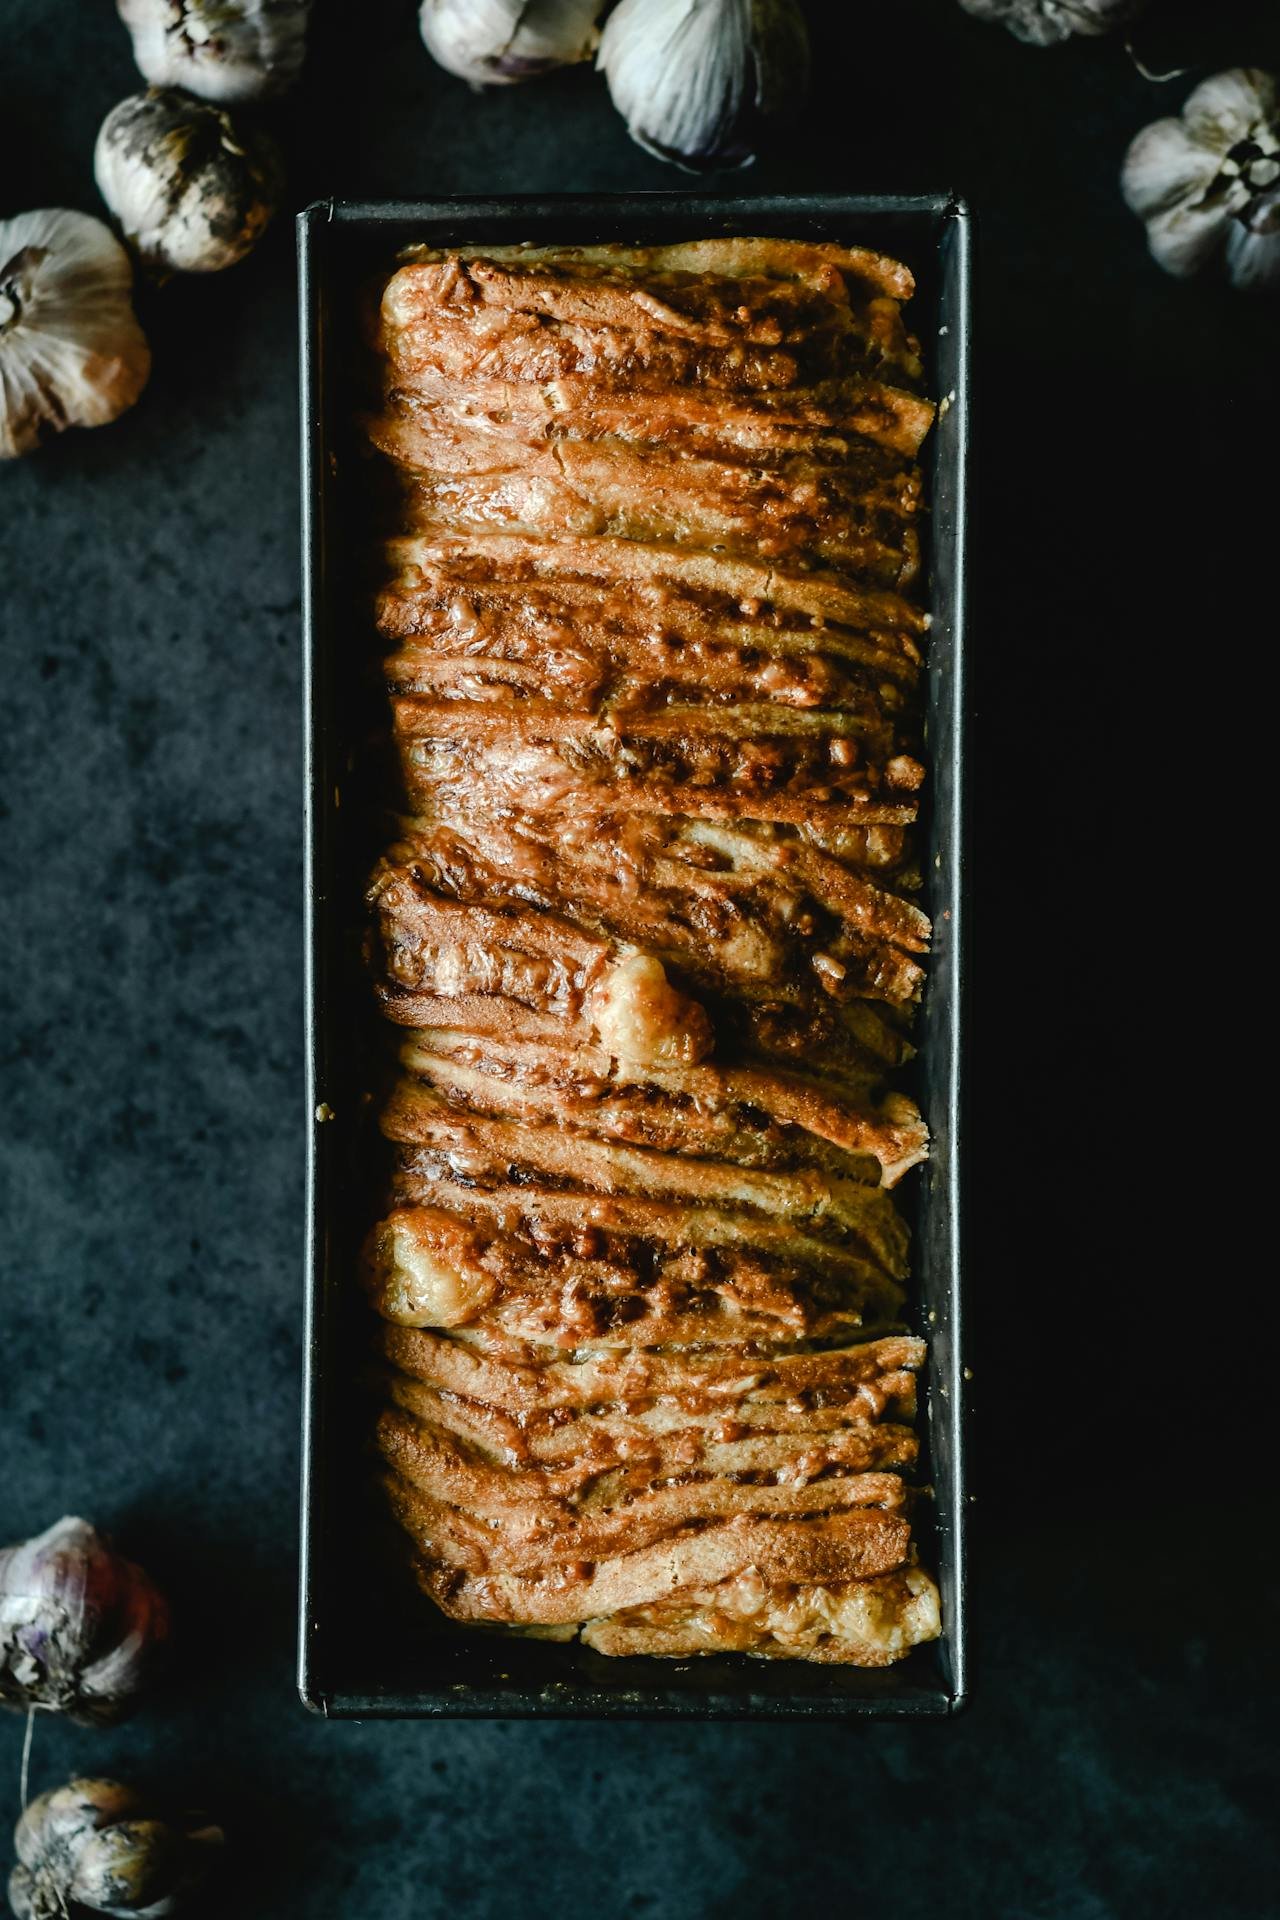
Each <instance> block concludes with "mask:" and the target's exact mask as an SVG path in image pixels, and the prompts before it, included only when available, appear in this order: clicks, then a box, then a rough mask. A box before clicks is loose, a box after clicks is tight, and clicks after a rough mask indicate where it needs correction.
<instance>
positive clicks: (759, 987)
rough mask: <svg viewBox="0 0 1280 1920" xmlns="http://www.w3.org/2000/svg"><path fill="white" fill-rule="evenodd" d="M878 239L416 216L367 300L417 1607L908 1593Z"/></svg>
mask: <svg viewBox="0 0 1280 1920" xmlns="http://www.w3.org/2000/svg"><path fill="white" fill-rule="evenodd" d="M911 292H912V280H911V276H910V274H909V273H908V272H907V270H906V268H905V267H903V266H901V265H899V264H898V263H897V262H896V261H893V260H888V259H885V258H883V257H881V256H879V255H877V254H874V253H868V252H865V251H863V250H860V249H857V248H842V247H836V246H829V245H815V244H807V243H800V242H796V241H781V240H757V239H740V240H739V239H730V240H708V241H701V242H694V243H690V244H684V245H678V246H670V247H658V248H645V249H628V248H616V247H600V248H578V249H572V248H569V249H555V250H551V249H532V248H494V249H492V250H490V251H488V252H485V253H479V252H474V253H473V252H471V251H470V250H467V249H463V250H460V251H458V252H431V251H427V250H415V251H414V252H413V253H412V254H411V255H410V256H408V257H407V259H406V263H405V264H403V265H402V266H401V267H400V268H399V270H398V271H397V272H396V273H395V274H394V275H393V276H392V278H391V280H390V281H389V283H388V284H387V286H386V288H385V290H384V293H383V296H382V303H381V321H380V348H381V354H382V365H383V394H382V402H381V406H380V409H379V410H378V412H377V414H376V417H374V418H372V419H371V420H370V421H369V422H368V430H369V434H370V438H371V439H372V441H373V443H374V445H375V446H376V447H377V448H378V449H379V450H380V451H381V453H382V454H383V455H384V456H386V459H387V460H388V461H389V462H391V463H393V470H394V477H395V481H396V484H397V494H396V499H397V507H396V524H395V526H394V529H393V533H392V537H391V538H390V539H389V540H388V542H387V544H386V548H385V572H384V585H383V588H382V591H381V593H380V595H379V598H378V604H377V621H378V627H379V630H380V632H381V634H382V636H383V638H384V643H385V647H386V649H387V653H388V657H387V660H386V680H387V687H388V692H389V696H390V700H391V711H392V716H393V723H394V737H395V743H396V749H397V754H398V763H399V770H400V776H401V796H402V797H401V807H402V817H401V819H400V821H399V824H398V827H397V828H396V836H395V838H394V840H393V841H392V843H391V844H389V845H388V847H387V850H386V853H385V856H384V858H383V859H382V861H381V863H380V864H379V867H378V870H377V872H376V873H375V875H374V876H373V881H372V885H371V889H370V904H371V913H372V923H373V934H372V950H373V954H374V960H375V968H376V975H377V989H378V993H379V997H380V1000H381V1003H382V1006H383V1009H384V1011H385V1013H386V1015H387V1016H388V1018H389V1019H390V1020H392V1021H394V1022H396V1023H397V1024H398V1025H399V1026H400V1028H401V1029H403V1033H402V1046H401V1050H400V1061H401V1066H402V1070H403V1071H402V1077H401V1079H400V1081H399V1083H398V1085H397V1086H396V1088H395V1090H394V1092H393V1093H392V1095H391V1097H390V1099H389V1101H388V1102H387V1104H386V1106H385V1109H384V1111H383V1115H382V1128H383V1132H384V1133H385V1135H386V1137H387V1139H388V1140H389V1141H390V1142H391V1143H392V1146H393V1153H394V1173H393V1177H392V1182H391V1191H390V1193H389V1195H388V1201H389V1208H388V1211H387V1213H386V1216H385V1218H384V1219H383V1220H382V1221H381V1222H380V1223H379V1224H378V1225H377V1226H376V1227H375V1228H374V1230H373V1231H372V1233H371V1234H370V1236H369V1240H368V1244H367V1248H366V1256H365V1282H366V1285H367V1287H368V1290H369V1294H370V1297H371V1299H372V1301H373V1303H374V1305H375V1306H376V1308H377V1310H378V1312H379V1314H380V1315H381V1316H382V1321H383V1322H384V1326H383V1331H382V1335H381V1339H380V1343H379V1350H378V1351H379V1368H380V1377H381V1379H382V1382H383V1392H382V1411H381V1414H380V1418H379V1420H378V1426H377V1443H378V1448H379V1451H380V1454H381V1457H382V1461H383V1467H384V1474H385V1483H386V1490H387V1494H388V1498H389V1500H390V1503H391V1507H392V1510H393V1511H394V1513H395V1515H396V1517H397V1518H398V1520H399V1521H400V1523H401V1524H402V1526H403V1527H404V1529H405V1530H406V1532H407V1534H408V1536H409V1538H410V1540H411V1542H412V1548H413V1554H414V1559H415V1564H416V1567H417V1571H418V1575H419V1579H420V1582H421V1584H422V1586H423V1588H424V1590H425V1591H426V1592H427V1593H428V1594H429V1595H430V1596H431V1597H432V1598H433V1599H434V1600H435V1601H436V1603H437V1604H438V1605H439V1606H440V1607H441V1608H442V1609H443V1610H444V1612H445V1613H446V1614H448V1615H450V1616H451V1617H452V1618H454V1619H456V1620H460V1621H466V1622H469V1623H473V1624H480V1625H483V1624H489V1625H499V1624H501V1625H504V1626H505V1627H506V1628H507V1629H508V1630H514V1631H524V1632H528V1633H534V1634H537V1635H540V1636H542V1637H544V1638H553V1639H572V1638H574V1637H581V1639H582V1640H583V1641H585V1642H586V1643H587V1644H588V1645H589V1646H591V1647H593V1648H594V1649H596V1650H597V1651H598V1652H600V1653H606V1654H636V1653H648V1654H663V1655H679V1656H687V1655H689V1654H691V1653H714V1652H725V1651H739V1652H747V1653H752V1654H757V1655H767V1656H772V1657H775V1658H792V1659H807V1660H818V1661H829V1662H844V1663H850V1664H858V1665H865V1666H883V1665H886V1664H887V1663H889V1662H890V1661H893V1660H895V1659H898V1658H901V1657H902V1655H903V1654H905V1653H906V1652H907V1651H908V1650H909V1649H910V1648H911V1647H912V1646H915V1645H917V1644H919V1643H920V1642H921V1641H925V1640H929V1639H932V1638H934V1637H935V1636H936V1634H937V1633H938V1631H939V1613H938V1596H937V1591H936V1589H935V1587H934V1585H933V1582H932V1581H931V1580H930V1579H929V1577H928V1575H927V1574H926V1573H924V1572H923V1571H922V1570H921V1568H920V1567H919V1566H918V1565H917V1564H916V1558H915V1552H914V1548H913V1544H912V1529H911V1505H912V1495H911V1488H910V1485H909V1476H910V1475H911V1472H912V1469H913V1467H914V1466H915V1463H916V1459H917V1451H918V1447H917V1439H916V1433H915V1428H914V1417H915V1413H916V1391H915V1378H916V1372H917V1370H918V1368H919V1366H920V1364H921V1362H922V1359H923V1357H924V1349H923V1345H922V1343H921V1342H920V1341H918V1340H916V1339H912V1338H909V1337H907V1336H906V1335H904V1334H903V1333H901V1332H900V1331H898V1329H900V1328H901V1326H902V1324H903V1319H904V1312H905V1306H906V1292H905V1283H906V1281H907V1277H908V1235H907V1231H906V1227H905V1225H904V1223H903V1220H902V1218H901V1216H900V1214H899V1212H898V1209H897V1207H896V1205H895V1201H894V1197H893V1194H892V1191H891V1189H892V1188H893V1187H894V1185H895V1184H896V1182H897V1181H899V1180H900V1179H901V1177H902V1176H903V1175H904V1174H905V1173H906V1172H907V1171H908V1170H909V1169H910V1168H912V1167H913V1166H915V1165H916V1164H917V1163H918V1162H920V1161H921V1160H923V1159H924V1157H925V1155H926V1152H927V1148H928V1138H927V1133H926V1130H925V1127H924V1123H923V1121H922V1120H921V1117H920V1114H919V1112H918V1111H917V1109H916V1107H915V1106H914V1104H913V1103H912V1101H911V1100H910V1099H909V1098H908V1097H907V1096H906V1095H905V1094H904V1093H903V1092H902V1091H900V1090H898V1089H896V1088H895V1087H894V1086H893V1084H892V1075H893V1073H894V1070H895V1069H896V1068H898V1067H900V1066H901V1065H902V1064H903V1063H904V1062H905V1061H906V1060H907V1059H908V1058H909V1057H910V1054H911V1040H910V1035H911V1028H912V1017H913V1012H914V1009H915V1007H916V1004H917V1003H918V1001H919V998H920V994H921V988H922V984H923V979H924V974H923V968H924V964H925V957H926V954H927V950H928V944H929V924H928V921H927V919H926V917H925V915H924V914H923V913H922V912H921V910H920V907H919V905H918V904H917V900H916V894H917V891H918V888H919V875H918V873H917V872H916V869H915V865H914V850H913V841H912V826H913V822H914V821H915V819H916V814H917V808H918V804H919V799H920V790H921V783H922V780H923V772H924V770H923V767H922V765H921V760H920V681H921V674H922V668H923V661H924V651H925V644H926V637H927V635H926V630H927V626H928V620H927V617H926V615H925V614H924V612H923V611H922V609H921V607H920V605H919V602H918V600H917V599H916V598H915V597H914V594H915V587H916V583H917V581H918V578H919V573H920V535H919V520H920V514H921V479H920V470H919V466H918V464H917V456H918V453H919V449H920V445H921V442H922V440H923V439H924V437H925V435H926V434H927V432H928V431H929V427H930V424H931V422H932V419H933V407H932V404H931V403H930V401H929V400H928V399H926V398H924V397H923V396H922V394H921V391H920V387H921V378H922V374H921V365H920V359H919V351H918V347H917V343H916V341H915V340H914V339H913V338H912V336H911V335H910V333H908V332H907V330H906V328H905V327H904V324H903V318H902V310H901V303H902V302H903V301H904V300H906V299H907V298H908V297H909V296H910V294H911Z"/></svg>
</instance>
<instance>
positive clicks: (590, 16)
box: [418, 0, 604, 87]
mask: <svg viewBox="0 0 1280 1920" xmlns="http://www.w3.org/2000/svg"><path fill="white" fill-rule="evenodd" d="M603 4H604V0H422V6H421V9H420V10H419V13H418V27H419V30H420V32H421V34H422V41H423V45H424V46H425V47H426V49H427V52H428V53H429V54H430V55H431V57H432V59H433V60H437V61H438V62H439V63H440V65H441V66H442V67H444V68H445V69H446V71H447V72H449V73H456V74H457V75H458V77H459V79H461V80H469V81H470V82H471V84H472V86H473V87H491V86H505V85H509V84H510V83H511V82H512V81H515V80H536V79H537V78H538V76H539V75H540V74H544V73H551V72H554V70H555V69H556V68H557V67H569V66H572V65H573V64H574V63H575V61H578V60H588V59H590V57H591V55H592V54H593V53H594V52H595V50H596V45H597V43H598V41H599V38H600V36H599V34H598V33H597V31H596V21H597V19H598V18H599V15H600V9H601V7H602V6H603Z"/></svg>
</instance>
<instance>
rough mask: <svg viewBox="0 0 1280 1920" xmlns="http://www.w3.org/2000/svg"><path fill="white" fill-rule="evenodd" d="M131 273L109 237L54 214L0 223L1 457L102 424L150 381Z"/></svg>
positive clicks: (65, 212) (90, 224)
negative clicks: (48, 436) (47, 437)
mask: <svg viewBox="0 0 1280 1920" xmlns="http://www.w3.org/2000/svg"><path fill="white" fill-rule="evenodd" d="M132 293H133V270H132V268H131V267H130V265H129V257H128V255H127V254H126V253H125V251H124V248H123V247H122V246H121V245H120V242H119V241H118V240H117V239H116V237H115V235H114V234H113V233H112V232H111V230H110V229H109V228H108V227H106V226H104V225H103V223H102V221H101V220H95V219H93V218H92V216H91V215H89V214H87V213H73V212H71V211H70V210H69V209H67V208H65V207H52V208H48V209H43V210H41V211H39V212H36V213H23V214H19V215H18V216H17V218H16V219H14V220H0V459H11V458H13V457H14V456H15V455H17V454H23V453H30V452H31V451H32V449H33V448H35V447H36V446H38V445H39V442H40V437H41V434H42V433H43V432H45V431H52V432H55V433H56V432H61V430H62V429H63V428H64V427H100V426H105V425H106V424H107V422H108V421H110V420H114V419H116V418H117V417H118V416H119V415H120V414H122V413H124V412H125V410H126V409H127V408H129V407H131V406H132V405H133V403H134V401H135V400H136V399H137V397H138V395H139V394H140V393H141V392H142V389H143V388H144V387H145V386H146V384H147V376H148V374H149V373H150V371H151V352H150V349H149V347H148V346H147V342H146V337H145V335H144V334H143V331H142V329H141V327H140V326H139V325H138V322H137V320H136V319H135V317H134V312H133V305H132Z"/></svg>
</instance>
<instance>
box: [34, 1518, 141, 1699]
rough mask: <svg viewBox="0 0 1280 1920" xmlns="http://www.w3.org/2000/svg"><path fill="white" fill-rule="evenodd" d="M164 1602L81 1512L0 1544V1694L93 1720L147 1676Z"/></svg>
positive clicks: (134, 1694) (135, 1691)
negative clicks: (44, 1529) (13, 1543)
mask: <svg viewBox="0 0 1280 1920" xmlns="http://www.w3.org/2000/svg"><path fill="white" fill-rule="evenodd" d="M168 1637H169V1609H168V1606H167V1604H166V1602H165V1600H164V1597H163V1595H162V1594H161V1593H160V1591H159V1590H158V1588H157V1587H156V1586H155V1584H154V1583H153V1581H152V1580H151V1578H150V1576H149V1575H148V1574H146V1573H144V1572H143V1570H142V1568H141V1567H138V1566H135V1565H134V1563H133V1562H132V1560H125V1559H123V1558H122V1557H121V1555H120V1554H118V1553H115V1552H113V1551H112V1549H111V1548H110V1547H109V1546H108V1545H107V1543H106V1541H105V1540H103V1539H102V1538H101V1536H100V1535H99V1534H97V1533H96V1532H95V1531H94V1529H93V1528H92V1527H91V1526H90V1525H89V1524H88V1522H87V1521H85V1520H76V1519H73V1518H71V1517H67V1518H65V1519H62V1520H59V1521H58V1522H57V1523H56V1524H55V1525H54V1526H52V1527H50V1528H49V1529H48V1530H47V1532H45V1533H42V1534H39V1535H37V1537H36V1538H35V1539H34V1540H24V1541H22V1542H21V1544H20V1545H18V1546H16V1547H5V1548H2V1549H0V1701H3V1702H4V1703H5V1705H7V1706H11V1707H19V1708H28V1707H43V1708H48V1709H52V1710H54V1711H56V1712H59V1713H66V1714H69V1715H70V1716H71V1718H72V1719H73V1720H80V1721H84V1722H86V1723H88V1724H92V1725H96V1724H102V1723H108V1722H111V1721H114V1720H120V1719H123V1717H124V1716H125V1714H127V1713H128V1712H129V1711H130V1709H131V1708H132V1707H133V1706H134V1705H135V1704H136V1702H137V1699H138V1697H139V1695H140V1694H141V1693H142V1692H143V1691H145V1689H146V1687H147V1685H148V1684H149V1683H150V1681H151V1680H152V1679H153V1678H154V1675H155V1672H156V1670H157V1668H158V1666H159V1665H160V1662H161V1659H162V1657H163V1655H164V1652H165V1647H166V1642H167V1640H168Z"/></svg>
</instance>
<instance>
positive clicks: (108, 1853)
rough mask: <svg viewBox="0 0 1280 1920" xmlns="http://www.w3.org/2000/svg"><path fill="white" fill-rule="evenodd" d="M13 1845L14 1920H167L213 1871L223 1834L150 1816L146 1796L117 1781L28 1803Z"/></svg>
mask: <svg viewBox="0 0 1280 1920" xmlns="http://www.w3.org/2000/svg"><path fill="white" fill-rule="evenodd" d="M14 1844H15V1847H16V1849H17V1854H18V1864H17V1866H16V1867H15V1868H14V1870H13V1873H12V1875H11V1876H10V1879H9V1903H10V1905H11V1906H12V1908H13V1911H14V1913H15V1914H16V1916H17V1920H66V1916H67V1915H68V1914H80V1913H82V1912H87V1913H101V1914H111V1915H119V1916H125V1915H131V1916H133V1920H167V1916H168V1915H170V1914H175V1913H180V1912H181V1910H182V1908H183V1907H184V1906H185V1905H186V1903H187V1900H188V1899H189V1898H190V1896H191V1895H192V1894H194V1893H195V1892H197V1891H198V1889H199V1888H200V1887H201V1885H202V1884H203V1882H204V1881H205V1880H206V1879H207V1878H208V1875H209V1873H210V1872H211V1870H212V1869H213V1867H214V1866H216V1865H217V1862H218V1859H219V1856H220V1854H221V1850H222V1831H221V1828H219V1827H216V1826H214V1825H212V1823H211V1822H210V1821H209V1820H208V1818H207V1817H206V1816H205V1815H204V1814H186V1815H181V1816H178V1817H176V1818H168V1817H164V1816H160V1817H157V1814H156V1811H155V1808H154V1807H153V1805H152V1803H151V1801H150V1800H149V1799H148V1798H147V1797H146V1796H145V1795H143V1794H141V1793H137V1792H135V1791H134V1789H133V1788H132V1787H125V1786H121V1784H120V1782H119V1781H118V1780H71V1781H69V1782H68V1783H67V1785H66V1786H65V1787H55V1788H54V1789H53V1791H52V1792H50V1793H42V1794H41V1795H40V1797H39V1799H37V1800H33V1801H32V1802H31V1805H30V1806H29V1807H28V1808H27V1810H26V1812H25V1813H24V1814H23V1815H22V1818H21V1819H20V1820H19V1822H18V1824H17V1827H16V1828H15V1829H14Z"/></svg>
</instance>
